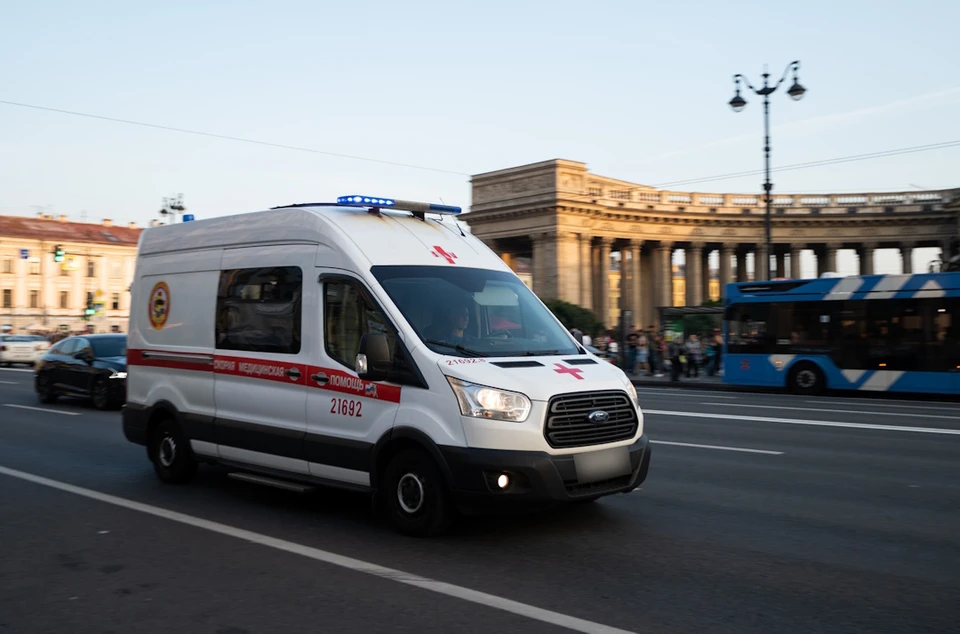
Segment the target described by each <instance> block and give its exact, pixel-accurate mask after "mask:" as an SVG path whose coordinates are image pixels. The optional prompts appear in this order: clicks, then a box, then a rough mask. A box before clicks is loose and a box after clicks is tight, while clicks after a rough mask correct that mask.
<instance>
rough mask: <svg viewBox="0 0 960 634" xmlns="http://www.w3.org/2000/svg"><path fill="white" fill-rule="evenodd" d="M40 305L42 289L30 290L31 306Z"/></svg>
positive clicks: (36, 306) (37, 306)
mask: <svg viewBox="0 0 960 634" xmlns="http://www.w3.org/2000/svg"><path fill="white" fill-rule="evenodd" d="M39 307H40V291H30V308H39Z"/></svg>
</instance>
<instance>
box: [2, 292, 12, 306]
mask: <svg viewBox="0 0 960 634" xmlns="http://www.w3.org/2000/svg"><path fill="white" fill-rule="evenodd" d="M3 307H4V308H13V291H11V290H10V289H9V288H5V289H3Z"/></svg>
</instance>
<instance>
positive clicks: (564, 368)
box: [553, 363, 583, 381]
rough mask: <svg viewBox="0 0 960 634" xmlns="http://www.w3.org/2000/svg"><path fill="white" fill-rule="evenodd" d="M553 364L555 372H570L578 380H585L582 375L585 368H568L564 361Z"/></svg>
mask: <svg viewBox="0 0 960 634" xmlns="http://www.w3.org/2000/svg"><path fill="white" fill-rule="evenodd" d="M553 365H554V368H555V369H554V372H556V373H557V374H569V375H571V376H573V378H575V379H576V380H578V381H582V380H583V377H582V376H580V375H581V374H583V370H581V369H580V368H568V367H567V366H565V365H563V364H562V363H554V364H553Z"/></svg>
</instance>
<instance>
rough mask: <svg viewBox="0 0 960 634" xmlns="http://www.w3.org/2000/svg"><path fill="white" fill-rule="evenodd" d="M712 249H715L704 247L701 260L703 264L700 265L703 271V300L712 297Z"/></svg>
mask: <svg viewBox="0 0 960 634" xmlns="http://www.w3.org/2000/svg"><path fill="white" fill-rule="evenodd" d="M712 250H713V249H710V248H709V247H704V249H703V258H702V260H701V262H703V264H702V266H701V267H700V270H701V271H702V272H703V275H702V277H703V295H702V301H707V300H709V299H710V252H711V251H712Z"/></svg>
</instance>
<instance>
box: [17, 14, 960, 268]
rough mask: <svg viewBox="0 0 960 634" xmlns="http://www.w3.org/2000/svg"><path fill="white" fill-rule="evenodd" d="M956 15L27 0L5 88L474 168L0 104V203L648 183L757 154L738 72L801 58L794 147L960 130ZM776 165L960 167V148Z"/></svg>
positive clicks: (869, 184)
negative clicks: (587, 177) (573, 173)
mask: <svg viewBox="0 0 960 634" xmlns="http://www.w3.org/2000/svg"><path fill="white" fill-rule="evenodd" d="M957 24H960V2H956V1H954V0H939V1H915V2H912V3H904V2H902V1H897V2H894V1H887V0H882V1H881V0H870V1H866V0H842V1H837V0H833V1H831V2H825V1H820V0H808V1H807V2H796V3H778V2H774V1H771V0H766V1H764V2H752V1H744V0H732V1H728V2H716V1H713V0H696V1H690V2H648V1H644V0H632V1H623V2H604V1H602V0H594V1H592V2H566V1H557V0H555V1H552V2H540V1H523V0H513V1H510V2H507V1H500V0H488V1H487V2H482V3H457V2H450V1H449V0H447V1H445V2H440V1H425V0H408V1H406V2H393V1H391V2H386V1H384V2H380V1H369V2H351V3H348V2H329V1H323V0H319V1H313V2H310V1H291V2H283V1H279V0H276V1H272V2H269V3H268V2H242V1H236V2H225V1H224V2H199V1H197V2H187V1H177V0H174V1H168V2H163V3H157V4H153V3H131V2H96V1H89V2H82V3H78V2H54V1H50V2H9V3H6V5H5V7H4V10H3V18H2V20H0V35H2V37H0V59H3V60H4V64H3V66H2V70H0V100H6V101H14V102H21V103H26V104H35V105H40V106H45V107H51V108H59V109H64V110H73V111H79V112H86V113H92V114H97V115H102V116H107V117H116V118H122V119H131V120H136V121H143V122H149V123H153V124H159V125H166V126H173V127H179V128H188V129H192V130H200V131H204V132H210V133H215V134H223V135H230V136H240V137H246V138H251V139H257V140H262V141H268V142H273V143H279V144H286V145H293V146H299V147H305V148H311V149H315V150H322V151H325V152H332V153H337V154H347V155H356V156H362V157H368V158H374V159H379V160H383V161H392V162H398V163H406V164H413V165H421V166H426V167H431V168H436V169H439V170H448V171H450V172H455V173H445V172H440V171H427V170H418V169H410V168H405V167H398V166H393V165H385V164H378V163H372V162H365V161H357V160H350V159H346V158H340V157H334V156H327V155H323V154H315V153H305V152H296V151H291V150H284V149H277V148H271V147H265V146H261V145H254V144H247V143H238V142H234V141H227V140H220V139H213V138H204V137H198V136H190V135H184V134H178V133H175V132H170V131H164V130H157V129H148V128H143V127H134V126H130V125H124V124H120V123H111V122H106V121H99V120H92V119H86V118H80V117H75V116H68V115H64V114H56V113H51V112H43V111H37V110H31V109H26V108H22V107H16V106H10V105H0V213H4V214H12V213H25V214H26V213H32V212H34V213H35V210H34V209H33V207H34V206H47V207H48V211H49V212H51V213H58V214H62V213H65V214H68V215H70V216H71V217H73V218H78V219H79V217H80V212H81V210H84V211H86V217H87V219H89V220H97V219H100V218H111V219H113V220H114V221H115V222H128V221H136V222H138V223H146V222H148V221H149V220H150V219H151V218H152V217H155V216H156V212H157V210H158V209H159V207H160V205H161V199H162V198H163V197H164V196H170V195H173V194H176V193H180V192H182V193H183V194H184V197H185V202H186V205H187V207H188V208H189V210H190V211H191V212H192V213H195V214H196V215H197V217H205V216H207V217H208V216H214V215H222V214H227V213H236V212H241V211H250V210H256V209H261V208H264V207H267V206H273V205H278V204H284V203H290V202H303V201H320V200H329V199H331V198H333V197H335V196H336V195H338V194H343V193H355V192H356V193H369V194H371V195H381V196H394V197H397V198H409V199H416V200H430V201H440V200H443V201H444V202H446V203H447V204H458V205H462V206H464V207H469V204H470V188H469V178H468V176H465V175H469V174H476V173H480V172H483V171H489V170H494V169H499V168H504V167H510V166H514V165H520V164H523V163H528V162H534V161H540V160H545V159H550V158H566V159H571V160H578V161H584V162H586V163H587V164H588V166H589V168H590V169H591V170H592V171H594V172H596V173H598V174H602V175H606V176H612V177H617V178H622V179H625V180H630V181H633V182H638V183H644V184H650V185H658V184H661V183H666V182H672V181H679V180H685V179H692V178H699V177H708V176H714V175H718V174H725V173H728V172H737V171H742V170H750V169H755V168H761V167H762V154H761V145H762V143H761V134H762V117H761V110H760V107H759V106H760V103H759V101H758V99H757V98H756V97H754V98H753V99H752V100H750V97H749V96H748V97H747V98H748V100H750V104H749V105H748V106H747V108H746V110H745V111H744V112H742V113H739V114H734V113H733V112H731V110H730V109H729V107H728V106H727V101H729V99H730V97H731V96H732V93H733V85H732V81H731V78H732V75H733V74H734V73H737V72H741V73H744V74H748V75H749V76H750V77H751V78H753V80H754V81H756V80H759V74H760V73H761V72H762V70H763V65H764V64H765V63H767V64H769V66H770V72H771V73H775V74H777V75H778V76H779V74H780V73H781V72H782V70H783V68H784V67H785V66H786V65H787V63H788V62H790V61H791V60H794V59H799V60H801V63H802V67H801V71H800V81H801V83H803V85H804V86H805V87H806V88H807V89H808V93H807V95H806V96H805V97H804V99H803V100H802V101H800V102H793V101H791V100H790V99H789V98H788V97H787V96H786V94H783V93H778V94H775V95H774V96H773V104H772V122H773V148H774V158H773V160H774V165H775V166H776V165H788V164H794V163H802V162H806V161H815V160H820V159H827V158H833V157H840V156H849V155H854V154H861V153H868V152H876V151H882V150H888V149H895V148H903V147H911V146H918V145H925V144H930V143H939V142H944V141H953V140H958V139H960V116H958V114H960V64H958V60H960V43H958V40H957V37H956V29H957ZM774 180H775V183H776V188H775V191H777V192H784V193H786V192H804V193H805V192H840V191H881V190H915V189H917V188H948V187H960V147H954V148H950V149H943V150H937V151H931V152H925V153H914V154H905V155H901V156H896V157H890V158H882V159H873V160H868V161H861V162H855V163H847V164H842V165H834V166H829V167H823V168H816V169H808V170H797V171H790V172H783V173H780V174H774ZM760 182H761V177H759V176H754V177H749V178H741V179H731V180H725V181H719V182H712V183H704V184H702V185H687V186H683V187H678V189H688V190H694V191H696V190H699V191H721V192H723V191H737V192H741V191H742V192H756V191H758V190H759V185H760ZM927 255H928V254H923V253H921V254H919V255H918V256H917V257H918V260H923V261H924V262H925V260H926V259H928V258H927ZM855 263H856V258H855V256H853V255H852V254H849V253H845V254H843V255H842V256H841V259H840V265H841V270H842V272H854V270H853V267H855ZM877 264H878V266H877V268H878V272H887V271H893V270H896V271H898V270H899V262H898V261H895V260H894V259H893V258H892V257H890V254H889V253H885V254H883V256H882V257H880V258H879V259H878V263H877ZM918 265H920V262H918ZM812 272H813V271H810V270H808V271H807V273H808V274H809V273H812Z"/></svg>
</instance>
